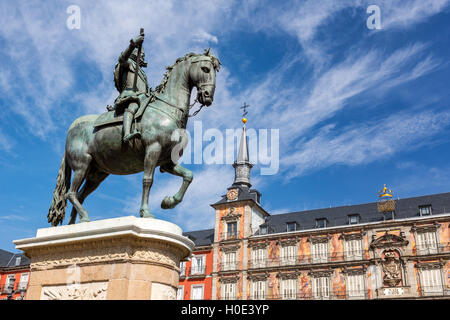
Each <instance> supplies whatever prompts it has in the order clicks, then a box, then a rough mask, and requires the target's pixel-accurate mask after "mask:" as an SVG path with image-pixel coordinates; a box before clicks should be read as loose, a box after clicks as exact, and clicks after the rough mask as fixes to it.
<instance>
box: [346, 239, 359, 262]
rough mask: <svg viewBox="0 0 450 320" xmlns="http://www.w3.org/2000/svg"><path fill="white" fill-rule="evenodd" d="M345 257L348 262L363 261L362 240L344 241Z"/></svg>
mask: <svg viewBox="0 0 450 320" xmlns="http://www.w3.org/2000/svg"><path fill="white" fill-rule="evenodd" d="M344 255H345V258H346V259H347V260H360V259H362V248H361V239H352V240H346V241H344Z"/></svg>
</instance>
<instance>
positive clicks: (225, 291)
mask: <svg viewBox="0 0 450 320" xmlns="http://www.w3.org/2000/svg"><path fill="white" fill-rule="evenodd" d="M222 299H224V300H236V283H235V282H229V283H224V284H222Z"/></svg>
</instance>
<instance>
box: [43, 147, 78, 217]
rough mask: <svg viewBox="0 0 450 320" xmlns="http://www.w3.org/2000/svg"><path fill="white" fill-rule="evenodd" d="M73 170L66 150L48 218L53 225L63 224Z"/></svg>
mask: <svg viewBox="0 0 450 320" xmlns="http://www.w3.org/2000/svg"><path fill="white" fill-rule="evenodd" d="M71 174H72V170H71V169H70V167H69V166H68V165H67V162H66V151H64V155H63V157H62V160H61V165H60V167H59V172H58V177H57V178H56V187H55V191H53V199H52V204H51V206H50V209H48V215H47V219H48V222H50V223H51V224H52V225H53V226H57V225H58V224H62V222H63V221H64V215H65V212H66V206H67V198H66V193H67V191H68V190H69V188H70V176H71Z"/></svg>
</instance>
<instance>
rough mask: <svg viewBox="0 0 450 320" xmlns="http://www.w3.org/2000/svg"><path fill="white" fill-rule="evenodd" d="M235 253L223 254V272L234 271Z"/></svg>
mask: <svg viewBox="0 0 450 320" xmlns="http://www.w3.org/2000/svg"><path fill="white" fill-rule="evenodd" d="M236 269H237V268H236V252H235V251H231V252H225V256H224V262H223V270H224V271H227V270H236Z"/></svg>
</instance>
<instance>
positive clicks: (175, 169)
mask: <svg viewBox="0 0 450 320" xmlns="http://www.w3.org/2000/svg"><path fill="white" fill-rule="evenodd" d="M161 171H162V172H164V171H166V172H168V173H171V174H174V175H176V176H179V177H183V184H182V185H181V187H180V190H178V192H177V193H176V194H175V195H174V196H172V197H168V196H167V197H165V198H164V199H163V201H162V202H161V208H163V209H172V208H174V207H175V206H176V205H177V204H179V203H180V202H181V201H182V200H183V197H184V194H185V193H186V190H187V188H188V187H189V185H190V184H191V182H192V179H193V176H192V172H191V171H190V170H188V169H186V168H184V167H182V166H181V165H179V164H171V165H164V166H162V167H161Z"/></svg>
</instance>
